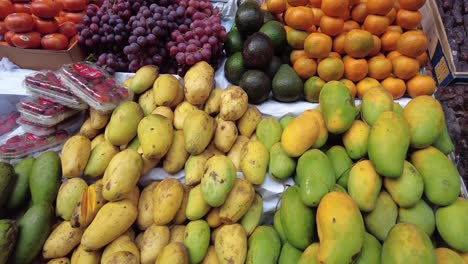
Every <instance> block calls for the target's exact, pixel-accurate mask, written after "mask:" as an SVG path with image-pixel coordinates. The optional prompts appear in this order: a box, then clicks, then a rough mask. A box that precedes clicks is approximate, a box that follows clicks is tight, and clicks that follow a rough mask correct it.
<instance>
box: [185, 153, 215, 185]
mask: <svg viewBox="0 0 468 264" xmlns="http://www.w3.org/2000/svg"><path fill="white" fill-rule="evenodd" d="M213 156H214V152H213V151H212V150H211V149H206V150H205V151H203V152H202V153H201V154H198V155H190V156H189V157H188V159H187V161H186V162H185V168H184V171H185V184H186V185H189V186H192V185H195V184H198V183H200V181H201V178H202V177H203V172H204V170H205V164H206V161H207V160H208V159H209V158H211V157H213Z"/></svg>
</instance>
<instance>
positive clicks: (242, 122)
mask: <svg viewBox="0 0 468 264" xmlns="http://www.w3.org/2000/svg"><path fill="white" fill-rule="evenodd" d="M261 120H262V113H260V111H259V110H258V108H257V107H256V106H254V105H249V106H248V108H247V110H246V111H245V113H244V115H243V116H242V117H241V118H240V119H239V120H237V128H238V129H239V133H240V134H241V135H243V136H246V137H250V136H251V135H252V133H253V132H254V131H255V129H257V125H258V123H260V121H261Z"/></svg>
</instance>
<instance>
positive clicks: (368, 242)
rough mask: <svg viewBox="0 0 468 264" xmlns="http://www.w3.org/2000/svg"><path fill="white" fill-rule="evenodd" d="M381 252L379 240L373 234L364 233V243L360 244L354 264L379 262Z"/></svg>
mask: <svg viewBox="0 0 468 264" xmlns="http://www.w3.org/2000/svg"><path fill="white" fill-rule="evenodd" d="M381 252H382V245H381V244H380V242H379V240H377V238H375V237H374V236H373V235H371V234H369V233H367V232H365V233H364V244H362V249H361V253H359V255H358V257H357V258H356V261H355V262H354V263H356V264H372V263H380V254H381Z"/></svg>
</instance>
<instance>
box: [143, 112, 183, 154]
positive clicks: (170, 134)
mask: <svg viewBox="0 0 468 264" xmlns="http://www.w3.org/2000/svg"><path fill="white" fill-rule="evenodd" d="M138 138H139V139H140V142H141V148H142V150H143V156H144V157H146V158H148V159H160V158H162V157H163V156H164V155H166V153H167V152H168V151H169V148H170V147H171V145H172V140H173V138H174V129H173V128H172V123H171V121H170V120H169V119H167V117H164V116H162V115H149V116H146V117H144V118H143V119H142V120H141V122H140V123H139V124H138Z"/></svg>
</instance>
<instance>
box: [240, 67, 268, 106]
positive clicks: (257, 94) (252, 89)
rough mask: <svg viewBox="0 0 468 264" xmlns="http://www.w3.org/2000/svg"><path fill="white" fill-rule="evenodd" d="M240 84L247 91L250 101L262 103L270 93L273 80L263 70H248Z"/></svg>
mask: <svg viewBox="0 0 468 264" xmlns="http://www.w3.org/2000/svg"><path fill="white" fill-rule="evenodd" d="M239 86H240V87H241V88H242V89H243V90H244V91H245V92H246V93H247V95H248V97H249V103H251V104H260V103H263V102H265V101H266V100H267V99H268V96H269V95H270V91H271V80H270V78H268V75H266V73H264V72H262V71H259V70H248V71H246V72H245V73H244V74H243V75H242V78H241V80H240V82H239Z"/></svg>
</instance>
